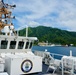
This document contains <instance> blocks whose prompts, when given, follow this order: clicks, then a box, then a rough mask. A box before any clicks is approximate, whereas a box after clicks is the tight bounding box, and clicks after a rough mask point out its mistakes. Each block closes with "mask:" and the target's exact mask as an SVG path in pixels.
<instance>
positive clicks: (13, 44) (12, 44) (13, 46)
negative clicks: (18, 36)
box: [10, 41, 16, 49]
mask: <svg viewBox="0 0 76 75" xmlns="http://www.w3.org/2000/svg"><path fill="white" fill-rule="evenodd" d="M15 47H16V41H11V42H10V49H15Z"/></svg>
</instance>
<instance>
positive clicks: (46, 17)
mask: <svg viewBox="0 0 76 75" xmlns="http://www.w3.org/2000/svg"><path fill="white" fill-rule="evenodd" d="M5 1H6V0H5ZM7 3H9V4H16V8H15V9H14V10H13V13H12V14H13V15H15V16H16V19H15V20H13V23H14V25H15V28H16V29H20V28H24V27H26V26H29V27H37V26H42V25H43V26H47V27H53V28H59V29H62V30H68V31H75V32H76V0H7Z"/></svg>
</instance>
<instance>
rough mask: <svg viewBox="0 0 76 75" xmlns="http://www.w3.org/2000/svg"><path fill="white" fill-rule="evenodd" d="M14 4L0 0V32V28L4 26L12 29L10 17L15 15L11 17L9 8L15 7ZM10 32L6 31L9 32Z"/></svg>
mask: <svg viewBox="0 0 76 75" xmlns="http://www.w3.org/2000/svg"><path fill="white" fill-rule="evenodd" d="M15 7H16V5H9V4H6V3H4V1H3V0H0V33H1V30H2V29H4V28H5V27H8V28H9V31H11V30H12V31H13V32H14V29H13V23H12V19H14V18H15V16H13V17H11V15H12V12H11V10H10V9H13V8H15ZM9 33H10V32H8V34H9Z"/></svg>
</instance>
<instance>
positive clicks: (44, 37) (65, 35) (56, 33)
mask: <svg viewBox="0 0 76 75" xmlns="http://www.w3.org/2000/svg"><path fill="white" fill-rule="evenodd" d="M28 33H29V34H28V36H31V37H32V36H33V37H37V38H38V39H39V42H42V41H45V42H46V41H48V42H51V43H57V44H63V45H65V44H74V45H75V46H76V32H69V31H66V30H60V29H57V28H51V27H45V26H38V27H34V28H31V27H29V28H28ZM19 35H20V36H25V35H26V29H23V30H20V32H19Z"/></svg>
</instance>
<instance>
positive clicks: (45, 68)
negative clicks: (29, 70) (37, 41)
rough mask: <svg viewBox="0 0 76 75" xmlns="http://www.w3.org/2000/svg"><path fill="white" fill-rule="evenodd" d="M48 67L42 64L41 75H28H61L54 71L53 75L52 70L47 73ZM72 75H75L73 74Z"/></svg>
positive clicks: (38, 74)
mask: <svg viewBox="0 0 76 75" xmlns="http://www.w3.org/2000/svg"><path fill="white" fill-rule="evenodd" d="M48 67H49V66H48V65H45V64H43V67H42V72H41V73H36V74H29V75H62V72H61V71H56V72H55V73H54V74H53V73H52V69H51V70H50V71H49V72H47V69H48ZM64 75H71V74H69V73H64ZM73 75H76V74H73Z"/></svg>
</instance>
